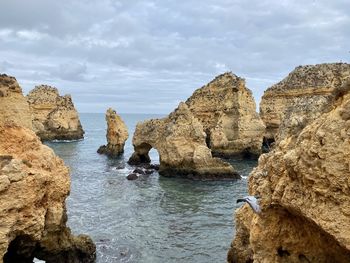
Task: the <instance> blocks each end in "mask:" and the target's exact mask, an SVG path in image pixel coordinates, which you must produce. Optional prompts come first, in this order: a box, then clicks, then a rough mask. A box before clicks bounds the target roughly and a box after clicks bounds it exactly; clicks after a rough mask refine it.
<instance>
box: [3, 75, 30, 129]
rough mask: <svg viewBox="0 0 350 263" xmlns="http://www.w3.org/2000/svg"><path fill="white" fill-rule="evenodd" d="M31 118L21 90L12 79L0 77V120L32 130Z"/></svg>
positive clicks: (4, 76) (5, 76)
mask: <svg viewBox="0 0 350 263" xmlns="http://www.w3.org/2000/svg"><path fill="white" fill-rule="evenodd" d="M31 119H32V117H31V114H30V111H29V106H28V103H27V101H26V99H25V98H24V97H23V94H22V89H21V87H20V86H19V85H18V82H17V80H16V79H15V78H14V77H10V76H7V75H5V74H1V75H0V120H2V122H6V124H8V125H9V124H16V125H20V126H22V127H26V128H28V129H32V121H31Z"/></svg>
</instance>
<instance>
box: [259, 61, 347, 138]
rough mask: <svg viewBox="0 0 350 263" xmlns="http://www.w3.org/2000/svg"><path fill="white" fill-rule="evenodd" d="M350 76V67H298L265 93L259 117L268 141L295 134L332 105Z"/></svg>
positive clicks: (323, 65)
mask: <svg viewBox="0 0 350 263" xmlns="http://www.w3.org/2000/svg"><path fill="white" fill-rule="evenodd" d="M349 76H350V64H346V63H334V64H319V65H308V66H299V67H297V68H295V69H294V70H293V71H292V72H291V73H290V74H289V75H288V76H287V77H286V78H285V79H283V80H282V81H281V82H279V83H277V84H275V85H273V86H272V87H270V88H268V89H267V90H266V91H265V92H264V96H263V97H262V100H261V103H260V115H261V118H262V120H263V121H264V123H265V125H266V134H265V138H266V139H268V140H274V141H276V140H282V139H284V138H286V137H288V136H289V135H292V134H294V135H296V134H297V133H298V131H299V132H300V131H301V130H302V129H303V128H304V127H305V126H306V125H307V123H309V122H311V121H312V120H315V119H316V118H317V117H318V116H319V115H320V114H321V113H322V112H324V111H326V110H327V107H328V105H329V104H332V102H331V101H332V100H333V94H334V91H335V90H337V89H339V88H340V87H341V85H342V83H343V82H344V80H345V79H347V78H348V77H349Z"/></svg>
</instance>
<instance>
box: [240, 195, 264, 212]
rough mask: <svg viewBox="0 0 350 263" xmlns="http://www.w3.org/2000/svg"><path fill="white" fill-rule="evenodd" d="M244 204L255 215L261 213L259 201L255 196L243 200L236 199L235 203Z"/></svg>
mask: <svg viewBox="0 0 350 263" xmlns="http://www.w3.org/2000/svg"><path fill="white" fill-rule="evenodd" d="M239 202H246V203H248V204H249V206H250V207H251V208H252V209H253V211H254V212H255V213H257V214H259V213H260V212H261V208H260V206H259V200H258V198H256V197H255V196H251V195H250V196H245V197H243V198H240V199H237V203H239Z"/></svg>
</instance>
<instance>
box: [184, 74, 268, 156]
mask: <svg viewBox="0 0 350 263" xmlns="http://www.w3.org/2000/svg"><path fill="white" fill-rule="evenodd" d="M186 104H187V105H188V107H189V108H190V110H191V111H192V113H193V115H194V117H196V118H197V119H198V120H199V121H200V122H201V123H202V125H203V128H204V131H205V132H206V134H207V144H208V145H209V147H210V149H211V151H212V153H213V154H214V155H217V156H222V157H231V156H235V155H244V156H247V155H252V156H258V155H259V154H260V153H261V147H262V140H263V135H264V132H265V126H264V124H263V122H262V120H261V119H260V117H259V115H258V114H257V113H256V105H255V102H254V98H253V95H252V92H251V91H250V90H249V89H248V88H247V87H246V86H245V80H244V79H242V78H240V77H237V76H236V75H234V74H232V73H224V74H222V75H219V76H217V77H216V78H215V79H214V80H213V81H211V82H210V83H209V84H207V85H205V86H203V87H202V88H200V89H197V90H196V91H195V92H194V93H193V95H192V96H191V97H190V98H189V99H188V100H187V101H186Z"/></svg>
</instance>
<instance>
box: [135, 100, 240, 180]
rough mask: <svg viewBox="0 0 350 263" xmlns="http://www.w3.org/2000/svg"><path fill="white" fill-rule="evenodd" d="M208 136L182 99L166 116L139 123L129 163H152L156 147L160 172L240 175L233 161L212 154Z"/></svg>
mask: <svg viewBox="0 0 350 263" xmlns="http://www.w3.org/2000/svg"><path fill="white" fill-rule="evenodd" d="M205 138H206V135H205V133H204V131H203V126H202V125H201V123H200V122H199V121H198V120H197V119H196V118H194V116H193V115H192V113H191V111H190V110H189V108H188V107H187V105H186V104H185V103H183V102H182V103H180V105H179V107H178V108H177V109H176V110H175V111H174V112H172V113H171V114H170V115H169V116H168V117H166V118H163V119H152V120H148V121H145V122H142V123H138V124H137V126H136V130H135V133H134V136H133V145H134V150H135V152H134V153H133V155H132V156H131V157H130V159H129V164H142V163H149V162H150V157H149V155H148V152H149V151H150V150H151V148H155V149H156V150H157V151H158V153H159V159H160V167H159V174H160V175H163V176H172V177H173V176H179V177H187V178H191V179H203V180H204V179H205V180H210V179H236V178H240V176H239V175H238V174H237V173H236V172H235V171H234V169H233V167H232V166H231V165H230V164H228V163H225V162H223V161H221V160H220V159H218V158H213V157H212V155H211V152H210V149H209V148H208V147H207V145H206V143H205Z"/></svg>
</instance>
